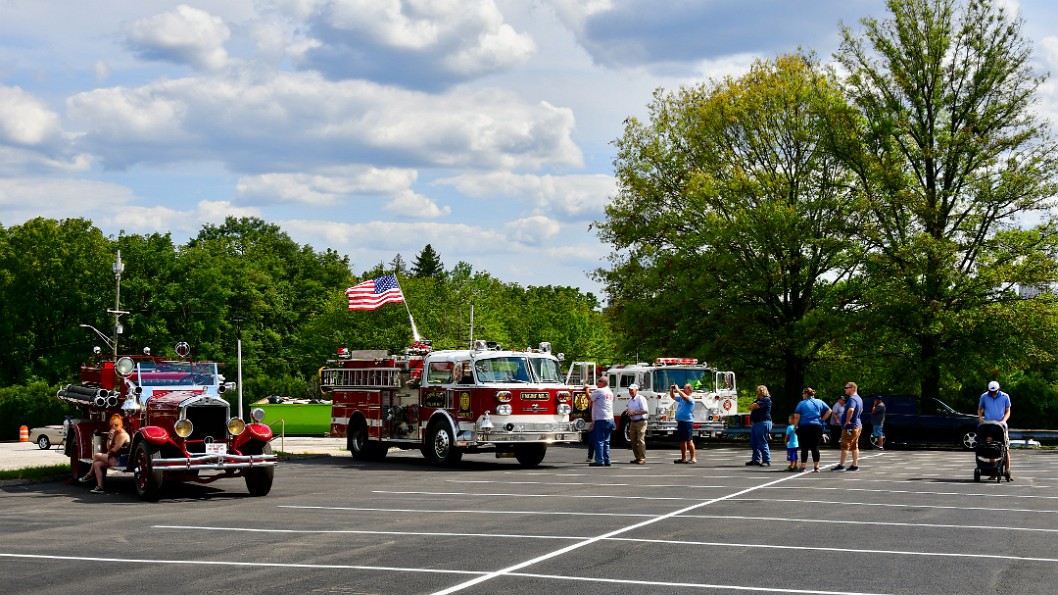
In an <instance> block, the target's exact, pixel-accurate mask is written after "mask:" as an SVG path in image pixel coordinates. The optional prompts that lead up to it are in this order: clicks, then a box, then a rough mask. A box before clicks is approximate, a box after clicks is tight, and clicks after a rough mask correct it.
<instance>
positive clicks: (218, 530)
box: [0, 444, 1058, 595]
mask: <svg viewBox="0 0 1058 595" xmlns="http://www.w3.org/2000/svg"><path fill="white" fill-rule="evenodd" d="M776 451H777V452H781V451H779V450H778V449H776ZM584 455H585V451H584V450H583V448H574V447H568V448H567V447H560V448H552V449H551V450H549V451H548V456H547V458H546V459H545V461H544V464H543V465H541V466H540V467H539V468H536V469H522V468H520V467H518V465H517V464H516V463H515V462H514V461H513V460H511V459H496V458H494V457H493V456H492V455H487V454H481V455H468V456H466V457H465V458H464V460H463V462H462V463H461V464H460V465H459V466H458V467H456V468H453V469H439V468H434V467H431V466H429V465H427V464H426V463H425V461H424V460H423V459H422V457H421V455H420V454H419V453H418V452H417V451H399V452H397V451H394V452H391V453H390V456H389V457H388V458H387V459H386V461H384V462H382V463H360V462H356V461H353V460H352V459H351V458H350V457H349V456H348V454H345V453H344V452H343V453H337V454H334V456H317V457H314V458H305V459H298V460H292V461H284V462H283V463H282V464H281V466H280V467H279V468H278V469H277V472H276V482H275V485H274V487H273V490H272V493H271V494H269V495H268V496H266V497H263V498H251V497H249V496H248V495H247V493H246V489H245V486H244V485H243V483H242V481H241V480H222V481H218V482H215V483H213V484H208V485H197V484H191V485H183V484H178V485H172V486H169V488H168V489H167V492H166V494H165V496H164V497H163V499H162V501H161V502H158V503H155V504H147V503H141V502H140V501H139V500H137V498H136V495H135V490H134V488H133V485H132V479H131V477H127V476H114V477H111V478H109V479H108V481H107V489H108V493H107V494H103V495H93V494H90V493H89V492H88V489H87V488H86V487H84V486H82V485H76V484H73V483H70V482H65V481H53V482H45V483H39V484H28V485H9V486H4V487H3V488H0V499H2V500H3V505H2V507H0V524H2V531H0V569H2V571H3V576H4V581H3V583H4V591H5V592H7V593H68V592H70V590H71V589H76V590H77V591H85V590H91V591H100V592H102V591H109V592H130V591H137V592H139V591H144V590H150V591H156V592H160V593H177V592H180V593H184V592H211V593H281V592H282V593H293V592H299V593H342V594H355V593H386V594H406V593H475V594H484V593H496V592H506V593H519V594H520V593H524V594H527V595H528V594H537V593H541V592H558V593H570V592H576V593H636V594H643V593H661V592H665V593H739V592H754V593H828V594H829V593H841V594H853V593H915V594H931V595H932V594H941V593H1040V594H1044V593H1047V594H1050V593H1054V592H1055V590H1056V587H1055V585H1056V584H1058V551H1056V550H1055V548H1054V546H1053V544H1054V542H1055V537H1056V535H1058V489H1056V486H1058V452H1055V451H1036V450H1034V451H1016V452H1015V453H1014V463H1015V467H1014V476H1015V477H1014V482H1013V483H1007V482H1003V483H1001V484H996V483H995V482H986V483H974V481H973V468H974V463H973V455H972V453H964V452H958V451H935V450H906V451H904V450H900V451H885V452H877V451H875V452H865V453H864V457H863V459H862V464H861V467H862V471H860V472H859V473H837V472H823V473H819V474H812V473H807V474H791V473H786V472H784V471H782V461H781V460H780V461H779V462H778V463H777V464H775V465H774V466H773V467H771V468H756V467H746V466H744V465H743V463H744V462H745V460H746V459H747V458H748V456H747V455H748V448H747V447H745V446H741V445H731V444H724V445H713V446H707V447H705V448H700V449H699V461H700V463H699V464H698V465H696V466H685V465H673V464H672V463H671V461H672V460H673V459H674V458H676V457H677V456H678V451H676V450H674V449H672V448H671V447H666V448H665V449H664V450H657V449H655V450H652V451H651V452H650V453H649V456H650V464H648V465H642V466H638V465H630V464H627V463H626V461H627V460H628V459H629V458H630V456H629V455H628V451H626V450H617V449H615V451H614V455H615V456H614V461H615V464H614V465H613V466H612V467H609V468H589V467H587V466H586V465H585V464H584ZM835 456H836V453H835V452H834V451H833V450H827V451H824V462H825V463H830V464H832V463H833V462H834V458H835Z"/></svg>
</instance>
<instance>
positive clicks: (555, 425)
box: [320, 341, 584, 467]
mask: <svg viewBox="0 0 1058 595" xmlns="http://www.w3.org/2000/svg"><path fill="white" fill-rule="evenodd" d="M328 363H329V364H330V366H329V367H324V368H321V369H320V388H321V390H323V391H324V392H328V393H330V396H331V399H332V401H331V402H332V419H331V435H332V436H337V437H345V438H346V441H347V444H348V447H349V451H350V453H351V454H352V456H353V457H354V458H355V459H357V460H380V459H382V458H383V457H385V456H386V453H387V452H388V450H389V449H390V447H393V446H396V447H402V448H418V449H420V450H421V451H422V453H423V456H425V457H426V459H427V460H429V461H430V462H432V463H434V464H438V465H453V464H455V463H457V462H459V460H460V459H461V457H462V456H463V453H465V452H476V451H486V450H492V451H495V452H496V456H497V457H513V458H515V459H517V460H518V462H519V463H520V464H521V465H522V466H524V467H534V466H536V465H539V464H540V462H541V461H543V460H544V455H545V453H546V452H547V446H548V445H549V444H556V443H563V442H575V441H577V440H579V439H580V434H581V432H582V431H583V429H584V422H583V421H582V420H573V421H571V420H570V415H569V414H570V404H571V402H572V398H573V394H572V393H573V391H572V389H571V387H569V386H567V385H565V384H564V383H563V381H562V377H561V375H560V371H559V359H558V358H557V357H556V356H555V355H553V354H552V353H551V346H550V344H548V343H541V344H540V347H539V348H537V349H526V350H525V351H505V350H503V349H502V348H500V347H499V346H497V345H495V344H492V343H487V342H485V341H475V342H474V347H473V349H462V350H438V351H433V350H432V348H431V345H430V343H429V342H428V341H417V342H416V343H415V344H414V345H413V346H412V347H411V348H409V349H406V350H405V352H404V353H403V354H401V355H390V354H389V353H388V352H386V351H371V350H368V351H349V350H346V349H339V350H338V357H337V359H335V360H331V361H329V362H328Z"/></svg>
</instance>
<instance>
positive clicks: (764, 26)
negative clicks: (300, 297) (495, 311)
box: [0, 0, 1058, 295]
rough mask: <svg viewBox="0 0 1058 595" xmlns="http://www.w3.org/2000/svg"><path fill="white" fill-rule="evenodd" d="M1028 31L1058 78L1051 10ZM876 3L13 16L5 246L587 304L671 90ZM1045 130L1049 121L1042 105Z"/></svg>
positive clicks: (1024, 8)
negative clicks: (220, 238)
mask: <svg viewBox="0 0 1058 595" xmlns="http://www.w3.org/2000/svg"><path fill="white" fill-rule="evenodd" d="M1003 4H1004V5H1005V6H1007V7H1009V8H1011V9H1014V10H1020V11H1021V14H1022V16H1023V17H1024V19H1025V21H1026V23H1025V34H1026V35H1027V37H1029V38H1030V39H1031V40H1032V42H1033V43H1034V44H1035V47H1036V53H1035V57H1036V60H1037V65H1038V67H1039V69H1040V71H1050V72H1058V68H1056V65H1058V37H1054V36H1052V31H1054V30H1055V29H1056V25H1058V8H1053V7H1052V6H1051V3H1050V2H1048V1H1046V0H1031V1H1030V0H1022V1H1021V2H1017V1H1013V0H1008V1H1005V2H1003ZM883 8H884V2H882V1H881V0H740V1H736V0H699V1H690V0H671V1H667V2H658V1H656V0H624V1H622V0H584V1H574V0H434V1H426V0H225V1H224V2H193V1H192V2H187V3H179V2H166V1H160V0H139V1H137V2H127V1H121V2H116V1H114V0H78V1H76V2H59V1H44V2H42V1H40V0H0V15H2V18H0V224H3V225H4V226H12V225H18V224H20V223H23V222H24V221H26V220H28V219H30V218H33V217H37V216H44V217H52V218H59V219H61V218H68V217H85V218H89V219H91V220H92V221H93V222H94V223H95V224H96V225H97V226H98V227H100V228H101V229H102V230H103V231H104V233H107V234H110V235H115V236H116V235H117V234H118V233H121V232H124V233H127V234H134V233H137V234H144V233H152V232H163V233H164V232H171V233H172V235H173V239H174V241H176V242H177V243H183V242H184V241H186V240H187V239H188V238H189V237H192V236H194V235H195V234H197V232H198V231H199V229H201V227H202V225H203V224H206V223H220V222H222V221H223V220H224V218H225V216H228V215H233V216H255V217H261V218H262V219H264V220H266V221H268V222H269V223H274V224H277V225H279V226H280V227H281V228H282V229H283V230H284V231H285V232H287V233H288V234H289V235H290V236H291V237H292V238H293V239H294V240H295V241H297V242H299V243H302V244H310V245H312V246H313V247H315V248H316V249H318V250H324V249H326V248H333V249H335V250H337V251H338V252H339V253H341V254H347V255H349V257H350V260H351V263H352V266H353V270H354V271H355V272H357V273H360V272H362V271H364V270H366V269H369V268H371V267H372V266H374V265H375V264H377V263H379V262H384V263H388V262H390V261H391V260H392V258H393V257H394V255H396V254H398V253H399V254H401V255H402V256H403V257H404V259H405V260H406V261H408V262H411V261H412V259H413V258H414V256H415V255H416V254H417V253H418V252H419V251H420V250H421V249H422V247H423V246H424V245H425V244H427V243H430V244H432V246H433V247H434V249H435V250H437V252H438V253H439V254H440V256H441V259H442V261H443V262H444V263H445V265H446V266H448V267H451V266H452V265H454V264H455V263H456V262H458V261H466V262H468V263H470V264H471V265H472V266H473V267H474V268H475V269H476V270H485V271H488V272H489V273H491V274H493V275H494V276H496V277H498V278H500V279H502V280H504V281H508V282H516V283H520V284H522V285H572V286H576V287H580V288H582V289H584V290H585V291H592V292H594V293H596V294H597V295H600V288H599V287H598V285H596V284H595V283H594V282H593V281H592V280H591V279H590V278H589V277H588V272H589V271H591V270H593V269H595V268H597V267H599V266H604V265H605V262H606V261H605V257H606V255H607V254H608V253H609V248H608V247H607V246H606V245H603V244H602V243H601V242H600V241H599V240H598V238H597V236H596V235H595V233H594V231H589V224H590V223H591V222H592V221H595V220H599V219H602V218H603V216H604V214H603V208H604V206H605V204H606V203H607V200H608V198H609V197H610V196H612V194H613V193H614V180H613V177H612V174H613V166H612V162H613V158H614V150H613V146H612V144H611V142H612V141H613V140H614V139H616V138H618V137H619V136H620V135H621V132H622V125H623V124H622V123H623V121H624V120H625V119H626V118H627V117H629V116H637V117H643V116H644V115H645V113H646V105H647V104H648V102H649V101H650V99H651V94H652V93H653V91H654V90H655V89H656V88H659V87H663V88H666V89H676V88H678V87H679V86H680V85H682V84H693V83H697V82H700V81H703V80H708V79H711V78H722V77H724V76H728V75H732V76H738V75H739V74H741V73H743V72H745V70H746V69H747V67H748V65H749V64H750V63H751V62H752V61H753V60H754V59H757V58H769V57H772V56H775V55H777V54H779V53H783V52H790V51H794V50H796V49H797V48H798V47H801V48H804V49H809V50H814V51H815V52H816V53H817V54H818V55H819V56H820V57H822V58H824V59H829V56H830V55H831V54H832V52H833V51H834V50H835V49H836V47H837V41H838V24H839V22H844V23H845V24H847V25H850V26H852V27H853V28H854V29H856V28H858V20H859V19H860V18H861V17H864V16H878V17H882V16H884V12H883ZM1039 109H1040V110H1041V112H1042V113H1043V114H1045V115H1046V116H1047V117H1049V118H1051V119H1054V115H1055V114H1058V89H1056V87H1055V84H1054V83H1053V82H1048V83H1047V84H1046V85H1045V86H1044V88H1043V89H1042V94H1041V102H1040V104H1039Z"/></svg>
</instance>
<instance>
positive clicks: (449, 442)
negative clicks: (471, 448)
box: [423, 421, 463, 465]
mask: <svg viewBox="0 0 1058 595" xmlns="http://www.w3.org/2000/svg"><path fill="white" fill-rule="evenodd" d="M455 442H456V441H455V437H454V436H452V430H451V428H449V427H448V424H446V423H444V422H436V421H435V422H434V423H432V424H430V427H429V429H428V430H427V431H426V444H424V445H423V454H424V455H426V459H427V460H428V461H430V462H431V463H433V464H434V465H455V464H457V463H458V462H459V460H460V459H462V458H463V451H461V450H459V448H457V447H456V444H455Z"/></svg>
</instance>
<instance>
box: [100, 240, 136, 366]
mask: <svg viewBox="0 0 1058 595" xmlns="http://www.w3.org/2000/svg"><path fill="white" fill-rule="evenodd" d="M113 270H114V283H115V285H117V288H116V289H115V291H114V309H113V310H107V312H109V313H110V314H113V315H114V345H113V347H114V359H115V361H116V360H117V357H118V339H119V338H120V336H121V332H122V331H123V330H124V329H122V328H121V320H120V318H121V315H122V314H128V312H123V311H122V310H121V273H123V272H124V271H125V263H123V262H121V250H118V257H117V259H116V260H114V267H113ZM96 332H99V331H96Z"/></svg>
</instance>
